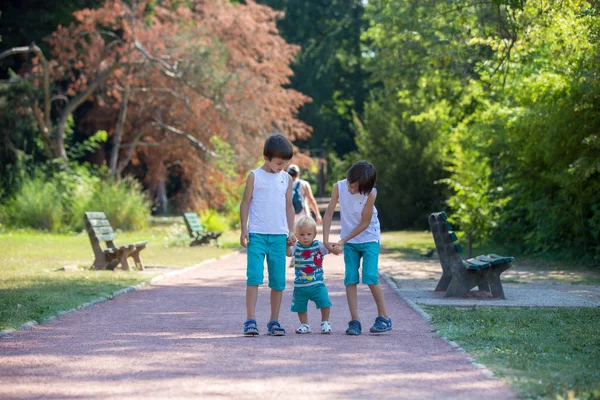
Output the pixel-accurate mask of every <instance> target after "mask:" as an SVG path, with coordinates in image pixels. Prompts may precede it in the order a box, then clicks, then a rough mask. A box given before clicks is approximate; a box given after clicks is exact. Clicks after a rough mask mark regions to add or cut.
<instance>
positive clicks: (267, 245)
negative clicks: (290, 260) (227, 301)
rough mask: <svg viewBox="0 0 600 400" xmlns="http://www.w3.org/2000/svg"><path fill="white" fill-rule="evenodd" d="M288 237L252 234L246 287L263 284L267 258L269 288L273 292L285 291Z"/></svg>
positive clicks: (248, 250)
mask: <svg viewBox="0 0 600 400" xmlns="http://www.w3.org/2000/svg"><path fill="white" fill-rule="evenodd" d="M286 242H287V235H267V234H262V233H251V234H249V235H248V248H247V251H246V253H247V257H248V266H247V268H246V277H247V280H246V285H248V286H258V285H262V284H263V279H264V271H265V257H266V258H267V269H268V271H269V287H270V288H271V289H273V290H283V289H285V246H286Z"/></svg>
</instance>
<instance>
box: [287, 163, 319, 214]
mask: <svg viewBox="0 0 600 400" xmlns="http://www.w3.org/2000/svg"><path fill="white" fill-rule="evenodd" d="M287 172H288V174H290V176H291V177H292V179H293V182H292V204H293V205H294V211H295V213H296V220H298V219H299V218H301V217H303V216H305V215H308V216H310V210H312V211H313V212H314V213H315V220H316V221H317V224H321V223H322V222H323V221H322V218H321V213H320V212H319V205H318V204H317V200H316V199H315V196H313V192H312V189H311V187H310V183H308V181H305V180H304V179H300V167H298V166H297V165H296V164H290V166H289V167H288V169H287ZM309 207H310V209H309Z"/></svg>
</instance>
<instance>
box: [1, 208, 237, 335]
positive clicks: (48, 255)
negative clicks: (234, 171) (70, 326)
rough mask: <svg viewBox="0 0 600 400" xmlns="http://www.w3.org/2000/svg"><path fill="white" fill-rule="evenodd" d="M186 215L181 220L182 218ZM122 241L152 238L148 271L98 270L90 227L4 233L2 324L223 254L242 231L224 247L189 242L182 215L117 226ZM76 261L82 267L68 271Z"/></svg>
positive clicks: (229, 234) (45, 313) (17, 322)
mask: <svg viewBox="0 0 600 400" xmlns="http://www.w3.org/2000/svg"><path fill="white" fill-rule="evenodd" d="M180 220H181V221H180ZM116 236H117V239H116V240H115V244H116V245H120V244H128V243H133V242H137V241H142V240H147V241H148V245H147V247H146V249H145V250H143V251H142V252H141V257H142V260H143V261H144V264H145V265H146V272H143V273H142V272H136V271H133V272H120V271H115V272H113V271H94V270H90V269H89V267H90V265H91V264H92V261H93V253H92V249H91V246H90V242H89V239H88V236H87V234H86V233H80V234H50V233H43V232H39V231H31V230H26V231H6V232H3V233H0V243H2V248H3V250H2V252H0V330H1V329H7V328H15V327H18V326H20V325H21V324H23V323H24V322H27V321H30V320H35V321H38V322H40V321H42V320H43V319H45V318H47V317H49V316H53V315H56V314H57V313H58V312H60V311H65V310H69V309H72V308H74V307H77V306H78V305H80V304H82V303H85V302H88V301H90V300H92V299H94V298H97V297H99V296H106V295H108V294H110V293H112V292H114V291H115V290H119V289H121V288H123V287H127V286H131V285H135V284H138V283H140V282H144V281H149V280H150V279H151V278H152V277H153V276H155V275H156V274H158V273H159V271H163V269H162V268H161V269H158V268H156V267H172V268H183V267H188V266H192V265H195V264H198V263H200V262H202V261H204V260H207V259H210V258H215V257H220V256H222V255H225V254H227V253H230V252H231V251H233V250H234V249H235V248H237V247H238V246H237V241H238V236H237V233H236V232H227V233H225V234H224V235H223V238H222V239H221V240H220V243H221V245H222V247H220V248H217V247H216V246H195V247H189V246H187V244H189V239H188V238H187V233H186V231H185V227H184V226H183V220H182V219H181V218H176V219H171V220H161V221H160V222H159V223H155V224H153V225H152V226H151V227H150V228H148V229H147V230H145V231H140V232H117V233H116ZM71 265H76V266H78V267H80V269H79V270H78V271H62V270H60V268H62V267H64V266H71Z"/></svg>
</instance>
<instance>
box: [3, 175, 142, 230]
mask: <svg viewBox="0 0 600 400" xmlns="http://www.w3.org/2000/svg"><path fill="white" fill-rule="evenodd" d="M86 211H103V212H104V213H105V214H106V215H107V217H108V219H109V220H110V221H111V224H112V225H113V227H114V228H115V229H122V230H139V229H144V228H146V227H147V225H148V218H149V217H150V203H149V201H148V199H147V198H146V195H145V194H144V193H143V192H142V190H141V185H140V184H139V183H138V182H137V181H135V180H133V179H129V178H125V179H121V180H118V181H115V180H113V179H110V178H106V177H101V173H100V172H98V171H96V172H94V171H92V170H90V169H88V168H87V167H84V166H77V165H72V166H71V168H70V169H69V171H61V172H43V171H41V170H40V171H39V172H37V173H36V174H35V175H34V177H32V178H31V179H28V180H25V181H24V182H23V183H22V185H21V187H20V189H19V190H17V192H16V193H15V195H14V196H12V197H11V198H9V199H8V201H7V202H6V203H5V204H3V205H2V206H1V207H0V223H2V224H3V225H6V226H8V227H13V228H34V229H42V230H46V231H49V232H67V231H81V230H82V229H83V228H84V226H83V213H84V212H86Z"/></svg>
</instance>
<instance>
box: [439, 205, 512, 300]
mask: <svg viewBox="0 0 600 400" xmlns="http://www.w3.org/2000/svg"><path fill="white" fill-rule="evenodd" d="M447 219H448V218H447V216H446V213H445V212H443V211H442V212H436V213H432V214H431V215H430V216H429V228H430V229H431V234H432V235H433V240H434V242H435V247H436V250H437V252H438V254H439V256H440V263H441V264H442V277H441V278H440V280H439V282H438V284H437V287H436V288H435V290H436V291H446V294H445V297H463V296H465V295H466V294H467V293H468V292H469V291H470V290H471V289H472V288H474V287H475V286H478V287H479V290H482V291H488V292H491V294H492V297H494V298H500V299H504V290H503V288H502V282H501V281H500V274H502V273H503V272H504V271H506V270H507V269H509V268H510V263H511V262H512V261H513V260H514V257H503V256H499V255H497V254H488V255H481V256H477V257H475V258H470V259H468V260H462V259H461V258H460V252H461V251H462V247H461V246H460V244H458V243H454V242H456V241H457V236H456V233H454V232H451V230H452V225H451V224H450V223H449V222H448V221H447Z"/></svg>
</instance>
